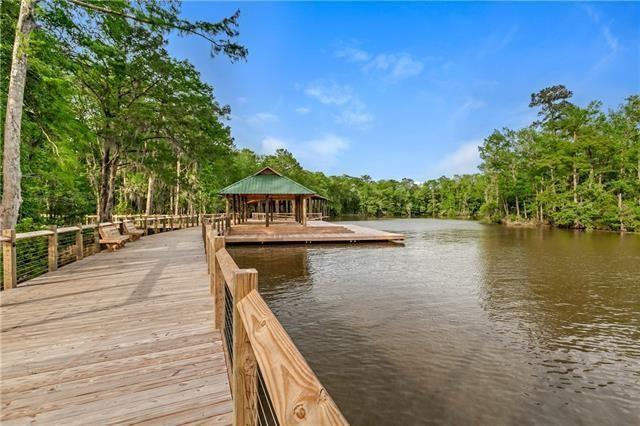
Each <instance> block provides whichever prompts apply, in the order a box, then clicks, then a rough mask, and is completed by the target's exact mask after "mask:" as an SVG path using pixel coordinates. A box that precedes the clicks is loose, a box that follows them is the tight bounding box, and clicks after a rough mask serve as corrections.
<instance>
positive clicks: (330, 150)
mask: <svg viewBox="0 0 640 426" xmlns="http://www.w3.org/2000/svg"><path fill="white" fill-rule="evenodd" d="M304 146H305V147H307V148H308V149H309V151H310V152H311V154H313V155H319V156H320V157H322V159H324V160H331V161H332V160H334V159H335V157H336V156H337V155H338V154H340V153H341V152H343V151H345V150H347V149H348V148H349V141H348V140H347V139H345V138H341V137H339V136H336V135H334V134H327V135H325V136H323V137H321V138H319V139H314V140H310V141H307V142H305V143H304Z"/></svg>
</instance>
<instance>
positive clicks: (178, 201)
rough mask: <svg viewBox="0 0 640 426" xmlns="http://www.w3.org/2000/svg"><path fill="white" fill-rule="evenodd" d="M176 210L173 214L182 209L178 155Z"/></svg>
mask: <svg viewBox="0 0 640 426" xmlns="http://www.w3.org/2000/svg"><path fill="white" fill-rule="evenodd" d="M174 203H175V204H174V208H175V210H174V212H173V214H175V215H177V214H178V212H179V210H180V157H179V156H178V161H177V162H176V195H175V197H174Z"/></svg>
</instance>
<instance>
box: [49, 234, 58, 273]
mask: <svg viewBox="0 0 640 426" xmlns="http://www.w3.org/2000/svg"><path fill="white" fill-rule="evenodd" d="M49 231H51V235H49V238H48V250H47V252H48V253H47V256H48V262H49V271H55V270H56V269H58V232H57V231H58V229H57V226H56V225H51V226H50V227H49Z"/></svg>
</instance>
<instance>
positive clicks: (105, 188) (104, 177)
mask: <svg viewBox="0 0 640 426" xmlns="http://www.w3.org/2000/svg"><path fill="white" fill-rule="evenodd" d="M110 174H111V147H110V146H108V145H107V146H105V148H104V152H103V153H102V161H101V163H100V188H99V191H100V201H99V205H100V207H99V212H98V222H107V221H109V220H110V219H111V215H110V214H109V213H108V212H107V205H108V204H109V175H110Z"/></svg>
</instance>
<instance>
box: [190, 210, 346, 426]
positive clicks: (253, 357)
mask: <svg viewBox="0 0 640 426" xmlns="http://www.w3.org/2000/svg"><path fill="white" fill-rule="evenodd" d="M227 219H228V218H225V219H224V220H227ZM215 224H216V222H215V221H208V222H207V223H204V222H203V228H202V236H203V239H204V247H205V253H206V256H205V258H206V260H207V262H208V263H209V265H208V269H209V274H210V292H211V295H212V296H213V301H214V309H215V312H214V327H215V328H217V329H219V330H220V332H221V337H222V346H223V348H224V354H225V360H226V362H227V374H228V375H229V383H230V386H231V393H232V398H233V424H234V425H256V424H257V423H258V417H257V416H258V406H259V405H260V404H262V399H261V398H260V396H259V395H258V392H259V389H264V388H266V389H265V392H266V393H267V394H268V395H267V398H268V399H269V400H270V401H271V404H272V405H273V409H274V411H275V417H277V421H278V423H279V424H282V425H290V424H309V425H347V424H348V422H347V420H346V419H345V418H344V416H343V415H342V413H341V412H340V409H339V408H338V406H337V405H336V404H335V402H334V401H333V399H331V397H330V396H329V394H328V393H327V391H326V389H325V388H324V387H323V386H322V384H321V383H320V381H319V380H318V378H317V377H316V375H315V374H314V373H313V371H312V370H311V367H309V365H308V364H307V362H306V361H305V359H304V357H303V356H302V354H301V353H300V351H299V350H298V349H297V348H296V346H295V344H294V343H293V341H292V340H291V338H290V337H289V335H288V334H287V332H286V331H285V329H284V328H283V327H282V324H280V322H279V321H278V319H277V318H276V316H275V315H274V314H273V312H272V311H271V309H269V307H268V306H267V304H266V303H265V301H264V300H263V299H262V296H260V293H258V291H257V288H258V272H257V271H256V270H248V269H240V268H238V266H237V264H236V263H235V261H234V260H233V258H232V257H231V255H230V254H229V252H228V251H227V250H226V249H225V237H224V236H219V235H218V229H217V228H216V227H215ZM257 366H259V368H260V370H259V371H260V374H261V377H262V378H263V381H264V383H265V384H264V387H262V388H259V386H258V368H257ZM274 420H275V419H274Z"/></svg>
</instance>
